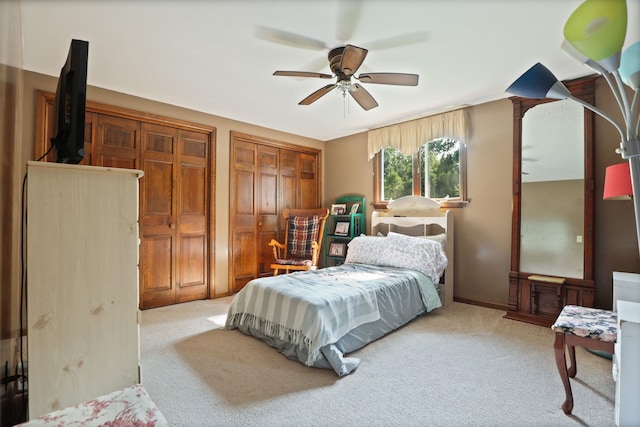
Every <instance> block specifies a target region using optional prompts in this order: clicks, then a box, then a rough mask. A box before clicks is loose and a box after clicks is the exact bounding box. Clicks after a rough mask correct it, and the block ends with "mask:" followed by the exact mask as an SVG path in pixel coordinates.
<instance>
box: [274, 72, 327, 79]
mask: <svg viewBox="0 0 640 427" xmlns="http://www.w3.org/2000/svg"><path fill="white" fill-rule="evenodd" d="M273 75H274V76H287V77H317V78H320V79H330V78H332V77H333V76H332V75H331V74H324V73H314V72H313V71H274V72H273Z"/></svg>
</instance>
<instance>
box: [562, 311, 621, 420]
mask: <svg viewBox="0 0 640 427" xmlns="http://www.w3.org/2000/svg"><path fill="white" fill-rule="evenodd" d="M551 329H552V330H553V331H554V332H555V333H556V338H555V341H554V343H553V349H554V353H555V357H556V365H557V367H558V372H559V373H560V378H561V379H562V384H563V385H564V391H565V393H566V398H565V401H564V403H563V404H562V410H563V411H564V413H565V414H567V415H568V414H571V411H572V410H573V393H572V392H571V384H570V383H569V377H571V378H573V377H575V376H576V373H577V366H576V349H575V346H580V347H584V348H587V349H590V350H596V351H603V352H606V353H610V354H613V349H614V344H615V342H616V334H617V315H616V313H615V312H614V311H611V310H601V309H597V308H588V307H580V306H576V305H566V306H565V307H564V308H563V309H562V312H560V315H559V316H558V318H557V319H556V321H555V323H554V324H553V325H552V326H551ZM565 348H568V349H569V358H570V361H571V366H570V367H568V368H567V360H566V351H565Z"/></svg>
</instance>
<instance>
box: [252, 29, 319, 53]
mask: <svg viewBox="0 0 640 427" xmlns="http://www.w3.org/2000/svg"><path fill="white" fill-rule="evenodd" d="M255 35H256V37H258V38H260V39H263V40H266V41H270V42H274V43H280V44H284V45H287V46H293V47H301V48H304V49H313V50H322V49H327V48H328V46H327V45H326V43H325V42H323V41H321V40H316V39H314V38H311V37H307V36H303V35H301V34H296V33H291V32H289V31H284V30H278V29H276V28H271V27H265V26H262V25H258V26H256V30H255Z"/></svg>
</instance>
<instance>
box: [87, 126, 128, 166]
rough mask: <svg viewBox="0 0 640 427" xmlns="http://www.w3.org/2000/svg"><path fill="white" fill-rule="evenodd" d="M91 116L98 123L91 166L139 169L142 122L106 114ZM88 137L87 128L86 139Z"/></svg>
mask: <svg viewBox="0 0 640 427" xmlns="http://www.w3.org/2000/svg"><path fill="white" fill-rule="evenodd" d="M91 116H93V117H94V118H95V119H94V120H95V122H96V125H95V128H96V136H95V141H96V144H94V152H93V158H92V161H91V164H92V165H95V166H105V167H112V168H124V169H137V168H139V164H138V161H137V159H138V151H139V150H140V121H138V120H131V119H125V118H122V117H114V116H107V115H104V114H92V115H91ZM86 137H87V130H86V128H85V139H86ZM86 146H87V143H86V142H85V147H86Z"/></svg>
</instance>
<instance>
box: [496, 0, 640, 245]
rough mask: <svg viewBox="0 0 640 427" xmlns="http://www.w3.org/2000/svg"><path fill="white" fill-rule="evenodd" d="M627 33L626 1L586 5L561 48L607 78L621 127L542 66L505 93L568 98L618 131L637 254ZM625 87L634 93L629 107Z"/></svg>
mask: <svg viewBox="0 0 640 427" xmlns="http://www.w3.org/2000/svg"><path fill="white" fill-rule="evenodd" d="M633 22H636V21H633ZM626 33H627V3H626V0H586V1H585V2H583V3H582V4H581V5H580V6H578V8H577V9H576V10H575V11H574V12H573V13H572V14H571V16H570V17H569V19H568V20H567V22H566V23H565V26H564V37H565V40H564V42H563V43H562V49H563V50H564V51H565V52H567V53H568V54H569V55H570V56H572V57H573V58H574V59H577V60H578V61H580V62H582V63H583V64H584V65H586V66H588V67H589V68H591V69H593V70H594V71H596V72H597V73H598V74H601V75H602V76H603V77H604V78H605V79H606V81H607V83H608V85H609V87H610V88H611V91H612V92H613V95H614V96H615V99H616V102H617V103H618V105H619V107H620V110H621V112H622V117H623V123H619V122H617V121H616V120H614V119H613V118H612V117H611V116H609V115H608V114H606V113H604V112H603V111H601V110H599V109H598V108H596V107H595V106H593V105H591V104H589V103H587V102H585V101H583V100H581V99H579V98H576V97H574V96H572V95H571V92H569V90H568V89H567V87H566V86H564V85H563V84H562V83H561V82H560V81H558V79H557V78H556V77H555V76H554V75H553V73H552V72H551V71H549V70H548V69H547V68H546V67H545V66H544V65H542V64H541V63H537V64H535V65H534V66H533V67H531V68H530V69H529V70H527V71H526V72H525V73H524V74H523V75H522V76H520V77H519V78H518V79H517V80H516V81H515V82H513V84H511V86H509V87H508V88H507V92H508V93H511V94H513V95H517V96H521V97H524V98H538V99H542V98H552V99H571V100H573V101H575V102H578V103H580V104H582V105H583V106H584V107H585V108H588V109H589V110H591V111H593V112H594V113H596V114H598V115H599V116H601V117H603V118H604V119H606V120H607V121H608V122H609V123H611V124H612V125H613V126H614V127H615V128H616V130H617V131H618V133H619V134H620V147H619V148H618V149H617V150H616V152H617V153H618V154H620V155H621V156H622V158H623V159H625V160H628V164H629V170H630V172H631V182H632V189H633V191H632V194H633V195H634V197H633V203H634V210H635V219H636V234H637V238H638V249H639V250H640V197H639V194H640V136H639V134H640V118H639V117H638V110H639V109H640V106H639V104H640V99H639V95H638V88H639V87H640V41H637V42H635V43H634V44H632V45H630V46H629V47H628V48H626V49H625V51H624V52H622V47H623V45H624V41H625V36H626ZM625 85H627V86H629V87H630V88H631V89H633V92H634V95H633V100H632V101H631V103H630V102H629V98H628V96H627V92H626V90H625Z"/></svg>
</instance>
